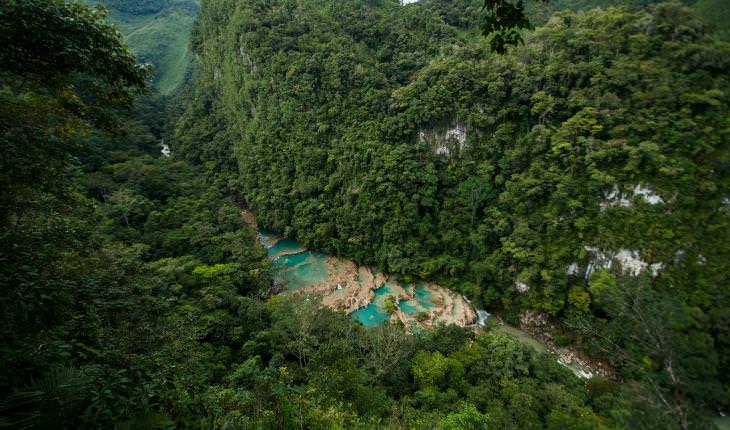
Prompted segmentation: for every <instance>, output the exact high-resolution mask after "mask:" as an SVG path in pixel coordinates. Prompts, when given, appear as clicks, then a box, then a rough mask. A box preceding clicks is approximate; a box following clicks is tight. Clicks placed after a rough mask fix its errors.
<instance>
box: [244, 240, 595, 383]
mask: <svg viewBox="0 0 730 430" xmlns="http://www.w3.org/2000/svg"><path fill="white" fill-rule="evenodd" d="M258 238H259V243H261V244H262V245H263V246H264V247H266V250H267V253H268V255H269V258H270V259H271V260H272V264H273V266H274V269H275V275H274V280H275V283H276V284H277V285H280V286H282V287H283V293H284V294H286V293H292V292H295V291H297V290H300V289H303V288H309V287H316V286H319V285H323V284H326V283H327V282H329V284H330V285H336V286H335V288H334V289H333V290H331V291H328V292H327V293H326V295H328V296H329V297H330V298H331V299H334V300H337V299H341V298H344V295H345V294H346V293H348V291H351V289H352V288H353V286H352V285H341V284H339V283H336V282H337V281H333V279H340V277H339V276H338V275H340V273H339V272H341V271H346V270H347V268H348V267H349V268H351V269H352V267H356V266H355V265H354V264H353V263H352V262H350V261H348V260H344V259H338V258H334V257H328V256H327V255H325V254H322V253H319V252H314V251H309V250H307V249H305V248H304V247H303V246H301V245H300V244H299V243H298V242H296V241H293V240H289V239H284V238H281V237H280V236H278V235H276V234H275V233H274V232H271V231H268V230H263V229H260V230H259V233H258ZM368 271H369V273H370V274H369V276H366V277H364V276H363V268H358V269H357V274H356V275H354V276H352V277H351V279H350V281H351V282H353V283H355V284H357V285H356V286H355V287H365V290H366V291H370V290H369V288H373V289H374V295H372V300H369V302H365V303H362V305H361V306H356V307H355V308H354V309H353V310H352V311H351V315H352V317H353V318H355V319H356V320H357V321H359V322H360V323H361V324H362V325H364V326H366V327H375V326H377V325H379V324H382V323H383V322H385V321H389V320H391V319H393V314H392V313H391V312H390V311H388V310H387V309H386V301H388V300H391V301H393V303H394V304H395V309H397V310H399V311H402V314H401V315H404V316H406V317H407V318H406V319H405V321H404V320H403V319H401V320H402V321H404V322H405V323H406V325H407V327H408V328H409V329H410V330H411V331H412V332H416V331H419V330H422V329H423V327H424V326H423V325H422V324H421V323H420V320H421V319H430V323H431V324H432V323H436V322H439V321H441V322H443V321H444V320H443V319H442V318H443V313H442V314H439V316H436V317H435V316H434V315H435V314H434V312H433V311H434V310H436V311H439V310H440V309H439V308H443V309H446V308H447V306H444V302H449V301H450V304H451V305H453V306H452V307H451V308H450V309H451V310H450V312H451V313H452V314H453V313H454V312H456V310H457V309H460V307H461V308H463V307H469V308H471V305H470V303H471V302H469V300H468V299H466V298H465V297H463V296H456V298H453V296H455V295H454V294H453V293H450V292H449V291H448V290H446V289H444V288H442V287H437V286H433V285H430V286H428V285H426V284H424V283H415V284H405V283H402V282H398V281H395V280H389V279H387V277H386V276H384V275H382V274H381V275H378V274H377V272H376V271H375V270H374V269H367V270H366V274H367V272H368ZM366 278H369V279H370V282H371V284H370V285H372V287H368V286H367V285H366V282H367V279H366ZM343 279H344V278H343ZM373 279H376V280H378V279H382V280H383V281H376V282H377V283H375V284H372V282H373ZM435 296H437V297H435ZM391 310H392V309H391ZM473 315H475V316H474V317H473V320H472V322H471V324H473V323H475V322H476V323H477V324H478V325H480V326H483V327H484V326H485V325H486V321H487V319H488V318H489V312H487V311H486V310H476V311H475V313H474V314H473ZM447 322H448V321H447ZM493 329H494V330H496V331H498V332H501V333H505V334H507V335H509V336H511V337H514V338H516V339H517V340H519V341H521V342H523V343H525V344H527V345H530V346H532V347H533V348H535V349H536V350H537V351H540V352H545V353H547V352H548V351H547V349H546V347H545V345H543V344H542V343H540V342H539V341H537V340H536V339H535V338H534V337H532V336H530V335H529V334H527V333H525V332H524V331H522V330H519V329H517V328H515V327H511V326H508V325H501V324H497V325H495V326H494V328H493ZM561 364H563V365H565V366H567V367H569V368H570V369H571V370H572V371H573V372H574V373H575V374H576V375H577V376H579V377H583V378H586V377H590V376H591V374H590V372H588V371H586V370H584V369H581V368H580V367H578V366H576V365H575V364H565V363H562V362H561Z"/></svg>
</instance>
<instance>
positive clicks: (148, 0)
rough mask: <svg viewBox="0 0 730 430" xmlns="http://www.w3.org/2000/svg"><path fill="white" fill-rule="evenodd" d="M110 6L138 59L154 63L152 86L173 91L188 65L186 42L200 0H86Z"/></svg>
mask: <svg viewBox="0 0 730 430" xmlns="http://www.w3.org/2000/svg"><path fill="white" fill-rule="evenodd" d="M85 2H86V3H88V4H97V3H100V4H102V5H103V6H105V7H106V8H108V9H109V18H110V19H111V20H112V21H113V22H114V23H116V24H117V25H119V28H120V30H121V31H122V33H124V36H125V39H126V42H127V44H128V45H129V47H130V49H131V50H132V51H133V52H134V53H135V54H136V55H137V57H138V58H139V59H140V61H143V62H148V63H151V64H152V65H153V66H154V67H155V74H154V77H153V87H154V89H155V90H157V91H158V92H159V93H160V94H163V95H169V94H171V93H173V92H174V91H175V90H176V89H177V88H178V87H179V86H180V84H181V83H182V82H183V80H184V79H185V74H186V73H187V71H188V69H189V67H190V52H189V49H188V43H189V41H190V31H191V29H192V26H193V22H194V21H195V18H196V16H197V14H198V10H199V7H200V6H199V5H200V2H199V0H134V1H127V0H98V1H97V0H85Z"/></svg>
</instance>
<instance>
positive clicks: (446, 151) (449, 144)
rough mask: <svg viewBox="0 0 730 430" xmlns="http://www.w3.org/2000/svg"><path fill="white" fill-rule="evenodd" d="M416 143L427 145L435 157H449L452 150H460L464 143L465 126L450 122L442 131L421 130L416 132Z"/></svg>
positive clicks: (454, 121)
mask: <svg viewBox="0 0 730 430" xmlns="http://www.w3.org/2000/svg"><path fill="white" fill-rule="evenodd" d="M418 143H420V144H421V145H427V146H429V147H430V148H431V152H433V153H434V154H435V155H445V156H447V157H448V156H450V155H451V154H452V152H453V151H454V150H461V149H462V148H463V147H464V143H466V125H464V123H463V122H460V121H457V120H452V121H451V123H450V124H449V125H448V126H447V127H445V128H442V129H431V130H421V131H419V132H418Z"/></svg>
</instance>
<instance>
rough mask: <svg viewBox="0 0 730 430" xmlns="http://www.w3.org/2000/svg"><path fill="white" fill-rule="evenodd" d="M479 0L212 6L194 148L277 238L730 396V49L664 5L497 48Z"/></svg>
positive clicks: (199, 36) (707, 393)
mask: <svg viewBox="0 0 730 430" xmlns="http://www.w3.org/2000/svg"><path fill="white" fill-rule="evenodd" d="M459 4H464V5H465V6H463V7H453V3H451V2H439V1H433V2H428V1H423V2H420V3H418V4H411V5H408V6H405V7H401V6H399V4H398V3H397V2H389V1H378V2H367V3H365V5H363V3H362V2H357V1H349V2H347V1H346V2H338V3H337V5H336V6H335V4H334V3H328V2H324V3H323V2H308V1H299V2H296V3H291V2H274V3H259V2H236V1H226V0H218V1H210V2H207V3H205V4H204V5H203V8H202V11H201V16H200V19H199V21H198V22H197V24H196V27H195V29H194V33H193V49H194V51H195V53H196V54H197V55H199V56H200V62H199V63H198V64H197V65H196V67H197V69H196V80H197V82H198V86H197V91H198V94H197V96H196V98H195V100H194V102H193V104H192V105H191V107H190V108H189V111H188V113H187V114H186V115H184V116H183V118H182V121H181V123H180V126H179V127H180V133H179V139H178V145H179V147H178V148H179V150H180V151H181V152H183V153H185V154H186V156H187V157H188V159H189V160H190V161H191V162H194V163H205V162H207V163H212V165H213V166H215V167H213V170H216V171H219V170H221V169H223V168H225V167H226V166H223V165H221V164H220V161H216V160H220V159H221V158H223V159H230V158H234V157H235V159H236V161H237V163H238V166H237V168H232V169H230V170H228V171H227V175H228V176H227V178H228V180H229V181H230V184H231V186H232V187H233V188H234V189H235V190H236V191H237V192H239V193H240V194H241V195H242V196H243V198H244V201H245V203H246V204H247V205H248V206H249V207H250V208H251V209H253V210H254V211H255V212H256V213H257V214H258V216H259V221H260V222H262V223H263V224H264V225H265V226H266V227H268V228H271V229H274V230H277V231H281V232H283V233H284V234H285V235H286V236H290V237H295V238H297V239H299V240H301V241H303V242H304V243H306V244H307V245H308V246H310V247H313V248H316V249H321V250H324V251H327V252H329V253H334V254H337V255H343V256H347V257H350V258H353V259H355V260H357V261H359V262H362V263H366V264H375V265H377V266H378V267H381V268H382V269H383V270H386V271H388V272H390V273H400V274H402V275H403V276H404V277H406V278H411V279H413V278H415V279H418V278H420V279H436V280H438V281H441V282H443V283H447V284H448V285H450V286H451V287H452V288H455V289H457V290H459V291H462V292H464V293H466V294H467V295H468V296H469V297H472V298H473V299H474V300H476V301H477V303H479V304H480V305H483V306H486V307H488V308H489V309H501V310H502V314H503V315H504V316H506V317H507V318H514V319H515V320H516V319H517V317H518V315H522V314H523V312H524V311H527V310H530V311H538V312H544V313H545V314H546V315H549V316H552V317H553V318H555V319H557V320H559V321H562V323H561V324H562V325H563V326H567V327H571V329H569V330H567V333H565V334H566V335H567V336H568V337H569V338H570V339H571V341H572V342H578V343H579V344H581V345H583V347H584V348H585V349H586V350H589V351H592V352H593V353H597V354H603V355H605V356H607V357H608V358H609V359H610V360H611V362H612V363H613V364H614V365H616V366H617V367H619V368H621V370H622V371H623V372H624V373H625V374H626V375H627V376H629V377H631V378H637V379H640V380H645V381H652V382H650V383H652V384H654V383H657V384H659V385H662V386H664V387H665V388H666V389H667V390H668V392H667V393H670V392H674V393H675V394H674V395H670V394H667V397H672V396H676V397H675V398H676V399H682V400H679V401H678V403H683V402H684V401H685V400H687V399H693V400H691V401H692V402H695V401H696V402H698V403H699V404H704V405H707V406H709V405H715V406H714V407H717V406H721V405H724V404H726V402H727V386H728V385H727V384H728V380H727V376H726V375H727V372H724V371H723V369H727V361H726V360H727V359H726V356H727V347H728V337H727V334H728V333H727V330H726V328H727V322H728V319H727V318H728V303H729V302H728V299H729V297H728V288H727V261H728V247H727V243H728V233H729V232H730V230H729V227H730V225H729V224H728V209H727V197H728V193H729V191H728V143H729V141H728V137H729V136H728V131H727V130H728V112H729V111H728V88H729V87H728V77H729V76H728V70H729V68H728V66H730V64H728V58H730V56H728V54H730V51H729V49H730V47H729V46H728V45H727V44H726V43H724V42H720V41H718V39H717V38H716V37H714V35H713V33H711V29H710V28H708V27H707V25H706V24H705V22H704V21H703V20H702V19H701V18H700V17H698V16H697V15H695V14H694V13H693V12H692V10H691V9H688V8H686V7H683V6H682V5H680V4H679V3H661V4H656V5H653V6H651V7H650V8H637V7H636V5H631V6H630V7H629V8H608V9H602V10H590V11H586V12H580V13H560V14H558V15H555V16H553V17H552V18H551V19H550V20H549V22H548V23H547V24H546V25H545V26H543V27H541V28H538V29H537V30H536V31H535V32H534V33H531V34H529V35H528V36H527V42H526V46H524V47H522V48H518V49H515V50H513V52H511V53H510V54H509V55H506V56H503V57H501V56H494V55H490V54H489V53H488V50H486V49H485V42H484V39H483V38H482V37H481V36H480V35H479V33H478V31H476V28H475V27H474V26H473V25H472V24H470V23H469V21H466V22H461V21H459V19H458V12H459V10H466V11H474V10H475V9H474V8H473V7H472V8H471V9H470V8H469V7H468V6H466V4H467V2H461V3H459ZM474 19H476V20H477V21H478V19H477V18H474ZM460 22H461V24H460ZM470 28H472V29H474V30H472V31H470V30H469V29H470ZM205 112H209V114H208V115H201V114H202V113H205ZM211 125H214V128H213V130H211ZM211 135H214V136H215V137H214V138H212V139H211V138H208V139H207V142H208V143H207V144H202V142H205V141H206V136H211ZM629 305H631V306H629ZM637 314H641V315H640V316H641V318H636V317H637ZM667 316H669V317H667ZM634 319H636V321H633V320H634ZM632 321H633V322H632ZM655 331H656V332H661V333H662V335H661V336H662V337H663V336H667V339H665V340H666V341H668V339H669V338H671V339H672V340H671V342H670V343H671V346H669V345H668V344H665V343H664V340H659V339H656V338H654V337H653V336H654V335H648V336H645V333H647V332H648V333H653V332H655ZM596 334H598V335H597V336H596ZM697 363H703V364H702V365H701V366H697V367H696V366H695V365H696V364H697ZM678 368H682V369H685V370H682V371H680V372H682V373H683V376H681V377H680V376H677V375H676V374H674V375H672V374H671V373H674V372H675V371H676V370H677V369H678ZM690 369H692V370H691V371H690ZM675 407H676V409H675V411H674V412H673V413H675V414H678V415H677V418H678V419H680V420H682V419H683V418H682V417H681V415H682V413H681V412H679V411H681V410H682V408H683V406H682V405H675Z"/></svg>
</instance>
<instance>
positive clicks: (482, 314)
mask: <svg viewBox="0 0 730 430" xmlns="http://www.w3.org/2000/svg"><path fill="white" fill-rule="evenodd" d="M489 315H490V314H489V312H487V311H485V310H484V309H477V324H479V325H480V326H482V327H484V324H485V323H486V322H487V318H489Z"/></svg>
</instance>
